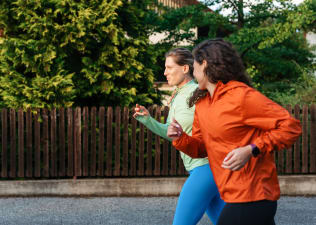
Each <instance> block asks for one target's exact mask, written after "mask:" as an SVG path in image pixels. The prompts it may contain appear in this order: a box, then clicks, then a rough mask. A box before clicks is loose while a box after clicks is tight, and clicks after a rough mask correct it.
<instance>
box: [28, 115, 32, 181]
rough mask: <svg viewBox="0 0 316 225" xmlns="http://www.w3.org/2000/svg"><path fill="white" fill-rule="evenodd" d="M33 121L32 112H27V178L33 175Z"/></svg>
mask: <svg viewBox="0 0 316 225" xmlns="http://www.w3.org/2000/svg"><path fill="white" fill-rule="evenodd" d="M32 121H33V120H32V112H31V110H30V109H28V110H27V112H26V157H27V158H26V177H32V174H33V165H32V161H33V154H32V153H33V145H32V144H33V143H32V138H33V135H32V133H33V132H32V131H33V129H32Z"/></svg>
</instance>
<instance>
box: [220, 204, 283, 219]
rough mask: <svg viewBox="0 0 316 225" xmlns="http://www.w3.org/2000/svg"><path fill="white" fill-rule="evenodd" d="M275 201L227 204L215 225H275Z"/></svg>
mask: <svg viewBox="0 0 316 225" xmlns="http://www.w3.org/2000/svg"><path fill="white" fill-rule="evenodd" d="M276 210H277V201H268V200H263V201H257V202H246V203H227V204H226V205H225V206H224V208H223V210H222V213H221V215H220V216H219V219H218V222H217V225H275V222H274V216H275V213H276Z"/></svg>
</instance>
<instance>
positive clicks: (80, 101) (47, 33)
mask: <svg viewBox="0 0 316 225" xmlns="http://www.w3.org/2000/svg"><path fill="white" fill-rule="evenodd" d="M141 2H143V1H131V2H129V1H128V0H110V1H109V0H91V1H84V0H28V1H24V0H15V1H11V0H3V1H1V3H0V28H2V29H3V30H4V37H2V38H0V96H1V97H2V102H1V105H2V106H6V107H13V108H18V107H23V108H25V109H26V108H29V107H31V108H35V107H41V108H43V107H48V108H51V107H62V106H63V107H69V106H77V105H79V106H80V105H88V106H91V105H94V106H99V105H105V106H108V105H122V106H128V105H131V104H134V103H135V102H139V103H141V104H146V103H147V104H152V103H159V100H160V95H159V93H157V91H156V90H155V89H154V88H153V81H154V74H153V69H152V65H154V63H155V59H156V55H155V52H153V51H151V48H152V47H151V45H150V44H149V40H148V32H147V31H148V30H149V29H150V27H148V26H144V22H143V21H145V18H146V17H148V15H150V14H151V15H155V13H154V12H153V11H150V10H149V9H148V8H147V7H146V5H147V4H149V2H150V1H146V4H143V5H141V4H140V3H141ZM147 2H148V3H147Z"/></svg>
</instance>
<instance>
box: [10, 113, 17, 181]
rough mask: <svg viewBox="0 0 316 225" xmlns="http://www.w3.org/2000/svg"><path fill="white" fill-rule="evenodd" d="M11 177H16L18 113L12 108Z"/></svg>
mask: <svg viewBox="0 0 316 225" xmlns="http://www.w3.org/2000/svg"><path fill="white" fill-rule="evenodd" d="M10 177H12V178H15V177H16V113H15V110H14V109H10Z"/></svg>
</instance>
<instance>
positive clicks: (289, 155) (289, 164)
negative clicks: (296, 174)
mask: <svg viewBox="0 0 316 225" xmlns="http://www.w3.org/2000/svg"><path fill="white" fill-rule="evenodd" d="M286 109H287V111H288V112H289V113H290V114H292V107H291V105H288V106H287V107H286ZM285 154H286V167H285V173H288V174H289V173H292V172H293V146H291V147H290V148H289V149H287V150H286V151H285Z"/></svg>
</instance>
